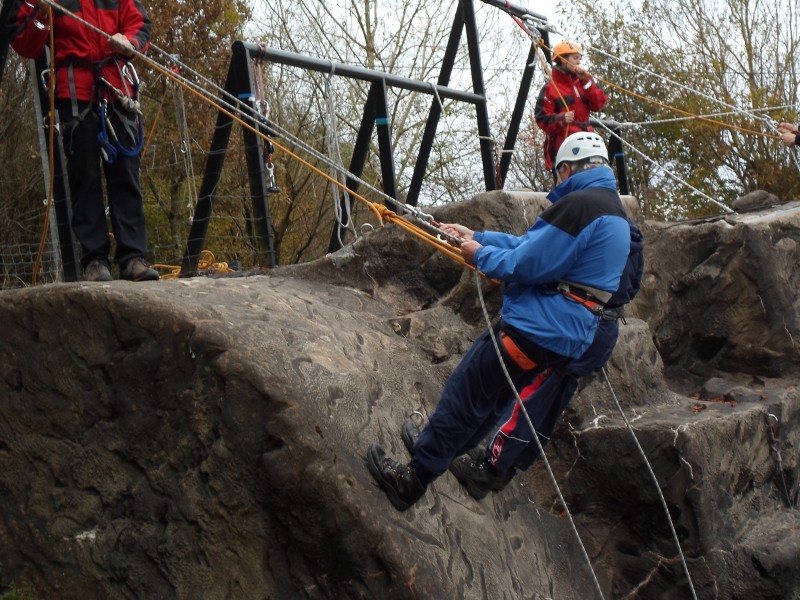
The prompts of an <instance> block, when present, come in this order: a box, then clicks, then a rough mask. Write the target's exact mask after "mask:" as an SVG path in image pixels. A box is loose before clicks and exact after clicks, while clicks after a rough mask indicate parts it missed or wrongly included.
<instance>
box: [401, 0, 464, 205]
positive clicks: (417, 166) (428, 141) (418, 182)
mask: <svg viewBox="0 0 800 600" xmlns="http://www.w3.org/2000/svg"><path fill="white" fill-rule="evenodd" d="M463 29H464V14H463V13H462V11H461V8H460V7H459V8H458V9H457V10H456V16H455V18H454V19H453V27H452V28H451V29H450V37H449V38H448V40H447V47H446V48H445V52H444V57H443V58H442V68H441V70H440V71H439V79H438V81H437V85H439V86H446V85H447V84H449V83H450V76H451V75H452V74H453V66H454V65H455V60H456V54H457V53H458V46H459V44H460V42H461V32H462V31H463ZM439 100H440V97H439V96H434V98H433V100H431V110H430V112H429V113H428V119H427V121H425V131H424V132H423V133H422V139H421V140H420V145H419V152H418V153H417V161H416V162H415V163H414V173H413V174H412V175H411V185H410V186H409V188H408V196H407V198H406V203H407V204H409V205H411V206H416V205H417V200H418V199H419V193H420V190H421V189H422V181H423V179H425V171H426V169H427V168H428V160H430V157H431V150H433V140H434V139H435V138H436V129H437V128H438V126H439V119H440V118H441V116H442V105H441V103H440V101H439Z"/></svg>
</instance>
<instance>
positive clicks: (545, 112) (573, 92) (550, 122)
mask: <svg viewBox="0 0 800 600" xmlns="http://www.w3.org/2000/svg"><path fill="white" fill-rule="evenodd" d="M552 73H553V76H552V78H551V80H550V81H548V82H547V83H546V84H545V85H544V86H542V89H541V91H540V92H539V98H538V99H537V100H536V109H535V111H534V114H533V116H534V118H535V119H536V124H537V125H538V126H539V128H540V129H541V130H542V131H544V132H545V141H544V166H545V168H546V169H547V170H548V171H549V170H551V169H552V168H553V167H554V166H555V165H554V164H553V163H554V162H555V159H556V154H557V153H558V149H559V148H560V147H561V142H563V141H564V139H565V138H566V137H567V136H569V135H571V134H573V133H577V132H578V131H592V126H591V125H589V116H590V112H592V111H598V110H600V109H602V108H603V106H605V104H606V102H607V101H608V95H607V94H606V93H605V92H604V91H603V90H602V88H600V87H599V86H598V85H597V84H596V83H595V82H594V80H593V79H589V80H588V81H581V80H580V79H578V78H577V77H576V76H575V75H572V74H571V73H565V72H564V71H561V70H560V69H557V68H554V69H553V71H552ZM559 92H560V94H559ZM562 97H563V100H562ZM565 102H566V106H565V105H564V103H565ZM569 111H574V112H575V120H574V121H573V122H572V123H570V125H569V127H567V123H566V122H565V121H564V113H565V112H569Z"/></svg>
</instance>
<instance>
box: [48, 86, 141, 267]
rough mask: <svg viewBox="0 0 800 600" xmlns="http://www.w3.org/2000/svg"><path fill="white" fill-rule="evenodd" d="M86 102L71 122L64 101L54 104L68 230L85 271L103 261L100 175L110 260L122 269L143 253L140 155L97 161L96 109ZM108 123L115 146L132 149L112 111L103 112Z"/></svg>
mask: <svg viewBox="0 0 800 600" xmlns="http://www.w3.org/2000/svg"><path fill="white" fill-rule="evenodd" d="M88 107H89V103H88V102H79V103H78V110H79V113H80V114H82V115H83V118H82V119H78V120H75V117H74V116H73V109H72V105H71V102H70V101H69V100H60V101H59V102H58V107H57V108H58V117H59V120H60V122H61V134H62V136H63V138H64V152H65V154H66V157H67V176H68V177H69V190H70V196H71V200H72V223H71V225H72V231H73V232H74V233H75V237H76V238H77V239H78V242H80V244H81V250H82V257H81V264H82V265H83V266H84V267H86V265H88V264H89V263H90V262H91V261H93V260H95V259H102V260H105V261H106V262H107V261H108V257H109V253H110V252H111V240H110V238H109V231H108V222H107V220H106V212H105V204H104V202H103V181H102V180H103V175H104V176H105V182H106V192H107V196H108V209H109V216H110V218H111V230H112V232H113V234H114V241H115V243H116V251H115V253H114V261H115V262H116V263H117V264H119V265H124V264H125V263H126V262H128V261H129V260H130V259H132V258H135V257H137V256H141V257H144V256H146V254H147V230H146V229H145V218H144V206H143V204H142V191H141V187H140V186H139V172H140V166H141V156H140V155H139V154H137V155H136V156H125V155H123V154H122V153H117V157H116V159H115V161H114V163H113V164H108V163H105V162H103V160H102V156H101V153H100V150H101V144H100V142H99V141H98V140H97V135H98V134H99V133H100V118H99V115H98V113H97V110H96V107H92V108H91V109H90V110H88V111H87V110H86V109H87V108H88ZM108 112H109V119H110V121H111V125H112V127H113V128H114V132H115V133H116V135H117V137H118V139H119V141H120V143H121V144H123V145H124V147H126V148H133V147H135V145H136V140H135V139H133V137H132V136H131V134H130V133H129V132H128V130H127V129H128V128H126V127H125V124H123V123H122V121H121V118H120V116H119V115H118V114H116V111H114V110H112V109H111V108H110V107H109V111H108Z"/></svg>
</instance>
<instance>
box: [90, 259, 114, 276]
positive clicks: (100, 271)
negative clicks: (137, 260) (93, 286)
mask: <svg viewBox="0 0 800 600" xmlns="http://www.w3.org/2000/svg"><path fill="white" fill-rule="evenodd" d="M112 279H113V278H112V277H111V269H109V268H108V263H107V262H106V261H104V260H102V259H100V258H96V259H94V260H93V261H91V262H90V263H89V264H88V265H86V267H85V268H84V269H83V280H84V281H112Z"/></svg>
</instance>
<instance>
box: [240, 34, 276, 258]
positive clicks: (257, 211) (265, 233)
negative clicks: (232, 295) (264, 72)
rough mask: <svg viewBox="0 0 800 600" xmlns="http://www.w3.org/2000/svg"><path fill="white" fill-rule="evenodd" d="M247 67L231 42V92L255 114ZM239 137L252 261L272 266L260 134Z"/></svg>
mask: <svg viewBox="0 0 800 600" xmlns="http://www.w3.org/2000/svg"><path fill="white" fill-rule="evenodd" d="M251 67H252V61H251V60H250V56H249V54H248V53H247V50H246V49H245V46H244V44H243V43H242V42H235V43H234V44H233V52H232V55H231V68H232V69H233V70H234V71H235V74H234V80H235V81H236V90H235V92H236V94H235V95H236V97H238V98H239V99H240V101H242V102H247V103H248V105H249V108H250V111H249V112H250V113H251V114H257V112H258V111H257V110H256V105H255V96H254V94H253V81H252V68H251ZM242 138H243V141H244V152H245V159H246V161H247V175H248V178H249V182H250V195H251V200H252V203H253V218H254V230H255V238H256V240H255V241H256V252H257V255H256V261H257V262H258V263H260V264H264V263H266V264H267V265H268V266H269V267H270V268H274V267H275V266H276V265H277V261H276V258H275V245H274V240H273V232H272V217H271V216H270V212H269V196H268V194H267V180H266V177H265V173H264V146H263V144H262V143H261V137H260V136H259V135H257V134H256V133H255V132H254V131H253V130H252V129H250V128H247V127H243V128H242Z"/></svg>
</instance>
